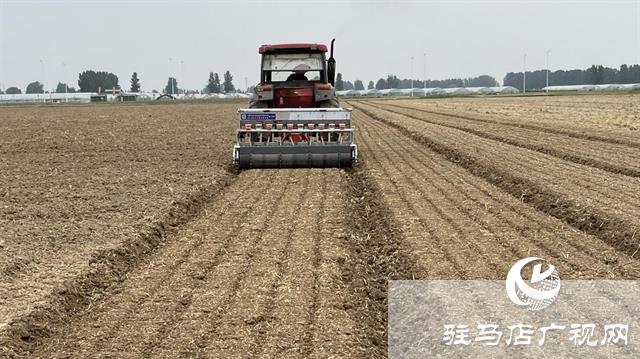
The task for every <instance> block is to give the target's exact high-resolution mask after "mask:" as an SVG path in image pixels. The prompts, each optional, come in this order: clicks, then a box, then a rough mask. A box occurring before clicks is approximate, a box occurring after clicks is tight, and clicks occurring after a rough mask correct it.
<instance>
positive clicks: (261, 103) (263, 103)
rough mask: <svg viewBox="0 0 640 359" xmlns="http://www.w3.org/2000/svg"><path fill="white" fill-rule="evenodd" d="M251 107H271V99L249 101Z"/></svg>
mask: <svg viewBox="0 0 640 359" xmlns="http://www.w3.org/2000/svg"><path fill="white" fill-rule="evenodd" d="M249 108H269V101H255V100H251V101H249Z"/></svg>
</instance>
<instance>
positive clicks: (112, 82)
mask: <svg viewBox="0 0 640 359" xmlns="http://www.w3.org/2000/svg"><path fill="white" fill-rule="evenodd" d="M78 87H79V88H78V89H77V90H76V88H75V87H72V86H69V85H68V84H66V83H62V82H58V85H57V86H56V89H55V90H54V91H53V92H55V93H74V92H109V91H111V89H114V88H115V89H117V90H120V89H121V86H120V83H119V79H118V76H116V75H115V74H113V73H111V72H106V71H94V70H86V71H83V72H81V73H80V74H78ZM140 90H141V83H140V78H139V77H138V73H137V72H134V73H133V74H132V75H131V80H130V86H129V92H134V93H136V92H140ZM235 91H236V88H235V86H234V85H233V76H232V75H231V72H230V71H228V70H227V71H226V72H225V73H224V74H223V81H222V83H220V76H219V75H218V73H217V72H210V73H209V78H208V81H207V84H206V86H205V87H204V89H202V92H203V93H222V92H225V93H226V92H235ZM45 92H46V91H45V89H44V85H43V84H42V83H41V82H39V81H33V82H30V83H29V84H28V85H27V87H26V89H25V93H27V94H41V93H45ZM153 92H157V91H156V90H153ZM184 92H185V90H184V89H181V88H179V87H178V81H177V80H176V79H175V78H174V77H169V79H168V80H167V85H166V86H165V88H164V93H167V94H172V95H174V94H179V93H184ZM194 92H199V91H194ZM3 93H6V94H8V95H18V94H21V93H22V90H21V89H20V88H18V87H15V86H12V87H9V88H7V89H6V90H5V91H2V89H0V94H3Z"/></svg>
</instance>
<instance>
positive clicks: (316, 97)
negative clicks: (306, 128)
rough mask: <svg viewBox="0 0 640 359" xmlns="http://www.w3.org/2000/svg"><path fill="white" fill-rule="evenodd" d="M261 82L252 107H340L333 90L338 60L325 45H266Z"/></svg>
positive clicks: (263, 54) (256, 89)
mask: <svg viewBox="0 0 640 359" xmlns="http://www.w3.org/2000/svg"><path fill="white" fill-rule="evenodd" d="M258 52H259V53H260V54H261V55H262V62H261V67H260V83H259V84H258V85H257V86H256V88H255V96H254V99H253V101H252V103H251V105H250V107H252V108H313V107H338V102H337V101H336V99H335V95H334V91H333V83H334V72H335V71H334V70H335V60H334V59H333V41H332V51H331V52H332V55H331V58H329V60H327V59H326V57H325V54H326V52H327V46H326V45H323V44H313V43H304V44H279V45H262V46H260V49H259V51H258Z"/></svg>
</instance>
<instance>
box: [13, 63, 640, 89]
mask: <svg viewBox="0 0 640 359" xmlns="http://www.w3.org/2000/svg"><path fill="white" fill-rule="evenodd" d="M222 77H223V78H222V79H221V78H220V76H219V75H218V73H217V72H210V73H209V77H208V79H207V81H206V85H205V87H204V88H203V89H202V90H201V91H202V93H206V94H212V93H223V92H224V93H226V92H235V91H236V88H235V86H234V84H233V76H232V75H231V72H229V71H228V70H227V71H226V72H225V73H224V74H223V76H222ZM522 77H523V74H522V72H509V73H507V74H506V75H505V77H504V81H503V86H513V87H516V88H522V80H523V78H522ZM546 77H547V71H546V70H535V71H527V72H526V89H527V90H535V89H542V88H543V87H545V86H546ZM609 83H620V84H628V83H640V65H626V64H623V65H620V68H617V69H616V68H610V67H605V66H602V65H592V66H591V67H590V68H588V69H584V70H557V71H550V72H549V85H550V86H556V85H585V84H590V85H599V84H609ZM335 85H336V86H335V87H336V90H337V91H342V90H364V89H365V85H364V83H363V82H362V80H355V81H354V82H351V81H347V80H344V78H343V75H342V73H338V74H337V76H336V82H335ZM411 85H412V83H411V79H406V78H405V79H400V78H398V77H397V76H396V75H387V77H386V78H379V79H378V80H377V81H376V82H374V81H369V82H368V83H367V86H366V88H367V89H377V90H384V89H390V88H397V89H406V88H411ZM492 86H498V82H497V81H496V79H495V78H493V77H491V76H488V75H480V76H477V77H469V78H453V79H445V80H426V81H423V80H413V87H416V88H422V87H441V88H449V87H492ZM78 87H79V88H78V89H76V88H75V87H72V86H69V85H68V84H66V83H62V82H58V84H57V86H56V88H55V90H54V92H55V93H65V92H68V93H73V92H98V90H100V91H103V92H108V91H110V90H111V89H112V88H116V89H120V84H119V79H118V76H116V75H115V74H113V73H111V72H106V71H94V70H87V71H83V72H81V73H80V74H78ZM140 90H141V83H140V78H139V77H138V73H137V72H134V73H133V74H132V75H131V80H130V86H129V91H130V92H140ZM153 92H157V91H156V90H153ZM184 92H185V90H184V89H181V88H179V87H178V81H177V80H176V79H175V78H174V77H169V79H168V80H167V85H166V86H165V88H164V93H167V94H179V93H184ZM193 92H200V90H197V91H193ZM2 93H7V94H21V93H22V90H21V89H19V88H17V87H9V88H7V89H6V90H5V91H4V92H3V91H2V89H0V94H2ZM25 93H28V94H38V93H45V90H44V86H43V84H42V83H40V82H39V81H34V82H31V83H29V84H28V85H27V87H26V89H25Z"/></svg>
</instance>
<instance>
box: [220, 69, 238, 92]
mask: <svg viewBox="0 0 640 359" xmlns="http://www.w3.org/2000/svg"><path fill="white" fill-rule="evenodd" d="M232 81H233V76H231V72H229V70H227V72H225V73H224V82H223V83H222V87H223V88H224V92H234V91H235V90H236V88H235V87H234V86H233V82H232Z"/></svg>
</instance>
